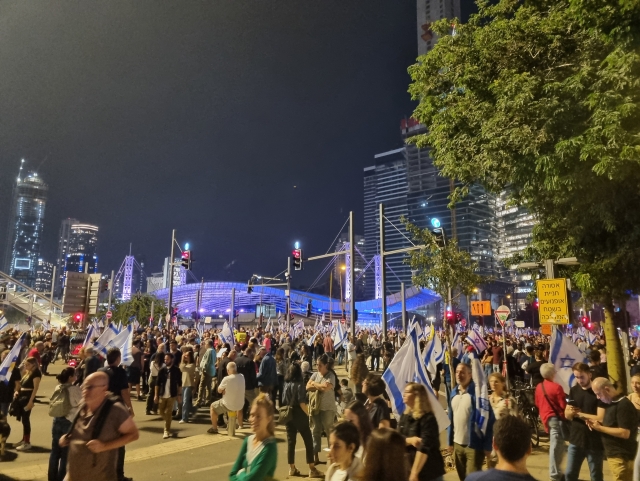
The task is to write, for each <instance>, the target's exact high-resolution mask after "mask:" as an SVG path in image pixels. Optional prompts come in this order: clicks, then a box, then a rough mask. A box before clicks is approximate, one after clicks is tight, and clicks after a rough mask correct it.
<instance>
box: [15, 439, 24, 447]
mask: <svg viewBox="0 0 640 481" xmlns="http://www.w3.org/2000/svg"><path fill="white" fill-rule="evenodd" d="M23 444H24V439H21V440H20V441H18V442H17V443H14V444H13V449H16V448H19V447H20V446H22V445H23Z"/></svg>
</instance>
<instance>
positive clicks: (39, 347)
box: [27, 341, 44, 368]
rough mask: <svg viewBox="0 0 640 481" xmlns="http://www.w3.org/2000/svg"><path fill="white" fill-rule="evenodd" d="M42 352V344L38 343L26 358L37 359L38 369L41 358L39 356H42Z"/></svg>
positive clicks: (40, 365)
mask: <svg viewBox="0 0 640 481" xmlns="http://www.w3.org/2000/svg"><path fill="white" fill-rule="evenodd" d="M43 351H44V342H42V341H38V342H36V343H35V345H34V346H33V348H32V349H31V350H30V351H29V354H28V355H27V357H34V358H36V359H37V361H38V367H39V368H40V367H42V358H41V357H40V354H42V352H43Z"/></svg>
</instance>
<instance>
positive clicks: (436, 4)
mask: <svg viewBox="0 0 640 481" xmlns="http://www.w3.org/2000/svg"><path fill="white" fill-rule="evenodd" d="M417 14H418V15H417V20H418V30H417V31H418V55H424V54H425V53H427V52H428V51H429V50H431V49H432V48H433V46H434V45H435V44H436V42H437V41H438V36H437V35H436V34H435V33H434V32H433V31H432V30H431V24H432V23H433V22H435V21H436V20H440V19H443V18H451V19H453V18H454V17H455V18H461V11H460V0H418V1H417Z"/></svg>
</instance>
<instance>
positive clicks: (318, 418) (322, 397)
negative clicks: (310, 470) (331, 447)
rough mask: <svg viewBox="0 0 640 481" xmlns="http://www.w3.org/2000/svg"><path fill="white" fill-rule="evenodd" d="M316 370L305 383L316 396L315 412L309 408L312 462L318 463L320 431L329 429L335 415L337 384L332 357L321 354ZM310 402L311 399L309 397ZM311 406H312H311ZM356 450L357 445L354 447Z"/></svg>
mask: <svg viewBox="0 0 640 481" xmlns="http://www.w3.org/2000/svg"><path fill="white" fill-rule="evenodd" d="M317 367H318V372H316V373H314V374H313V375H312V376H311V379H310V380H309V382H308V383H307V386H306V387H307V391H309V392H310V393H315V394H310V395H309V396H310V398H311V396H317V398H318V399H317V403H316V404H317V412H316V413H314V412H313V410H311V412H310V414H311V419H312V421H313V449H314V452H315V458H314V463H315V464H319V463H320V459H319V456H318V455H319V453H320V450H321V447H322V432H323V431H324V432H325V433H328V432H330V431H331V427H332V426H333V422H334V420H335V417H336V411H337V409H336V398H335V394H334V389H335V386H336V384H337V379H336V376H335V375H334V374H333V372H332V369H333V359H332V358H330V357H329V356H327V355H326V354H323V355H322V356H320V358H318V362H317ZM310 404H311V399H310ZM312 407H313V406H312ZM356 450H357V447H356Z"/></svg>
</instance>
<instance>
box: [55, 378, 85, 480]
mask: <svg viewBox="0 0 640 481" xmlns="http://www.w3.org/2000/svg"><path fill="white" fill-rule="evenodd" d="M56 379H57V380H58V385H57V386H56V388H55V390H54V391H53V394H52V395H51V399H54V398H58V397H59V396H60V395H63V396H68V399H69V407H70V410H69V412H67V413H66V414H65V415H64V416H60V417H54V418H53V426H52V428H51V454H50V455H49V473H48V481H62V480H63V479H64V477H65V476H66V475H67V454H68V453H69V446H65V447H62V446H60V444H59V441H60V438H61V437H62V436H63V435H64V434H67V433H68V432H69V429H71V423H72V421H73V418H74V417H75V415H76V413H77V412H78V405H79V404H80V401H82V388H81V387H80V386H76V385H74V383H75V381H76V372H75V369H74V368H72V367H65V368H64V369H63V370H62V372H61V373H60V374H58V375H57V376H56ZM65 392H66V393H65Z"/></svg>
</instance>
